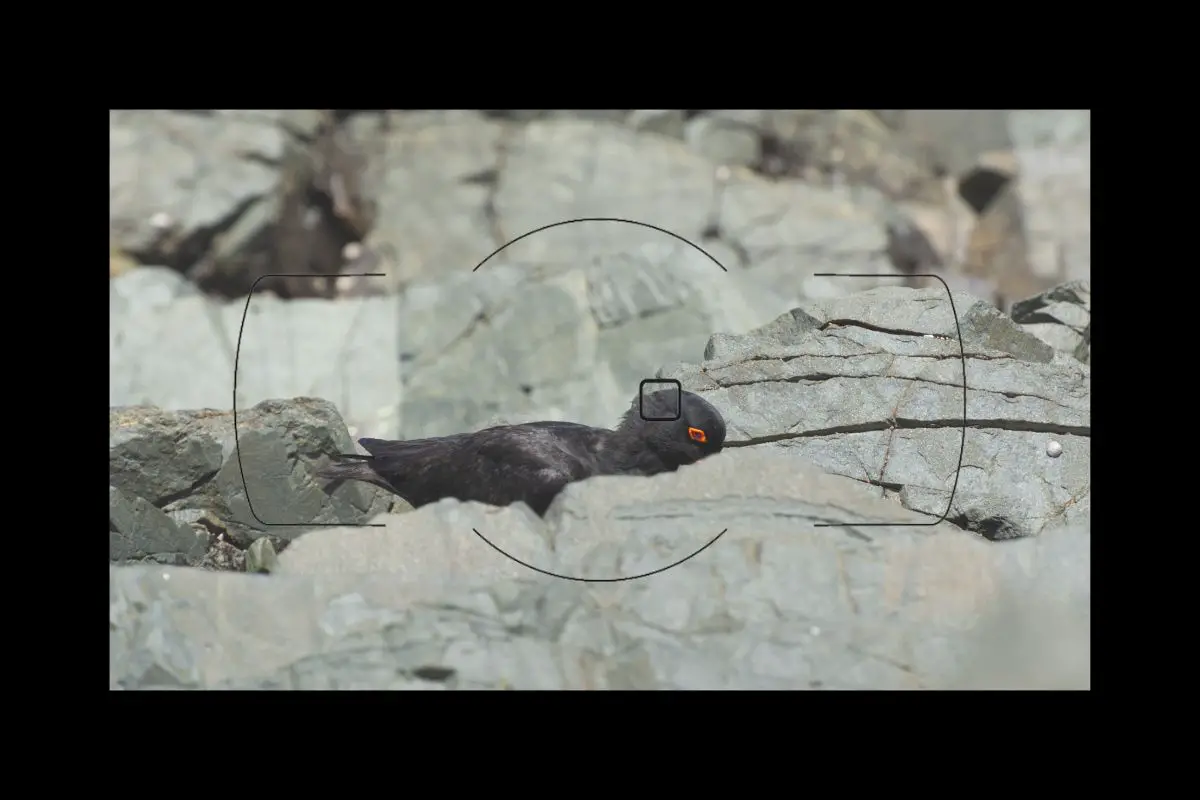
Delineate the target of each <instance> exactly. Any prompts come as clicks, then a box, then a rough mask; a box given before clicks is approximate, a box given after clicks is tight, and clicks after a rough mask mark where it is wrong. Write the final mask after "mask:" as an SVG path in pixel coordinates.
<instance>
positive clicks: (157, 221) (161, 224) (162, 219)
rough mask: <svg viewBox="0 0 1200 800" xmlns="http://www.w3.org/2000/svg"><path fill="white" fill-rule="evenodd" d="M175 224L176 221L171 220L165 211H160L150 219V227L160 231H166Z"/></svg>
mask: <svg viewBox="0 0 1200 800" xmlns="http://www.w3.org/2000/svg"><path fill="white" fill-rule="evenodd" d="M174 222H175V221H174V220H173V219H171V215H170V214H168V213H167V212H165V211H159V212H158V213H157V214H155V215H154V216H152V217H150V227H151V228H155V229H157V230H160V231H165V230H166V229H167V228H169V227H171V225H173V224H174Z"/></svg>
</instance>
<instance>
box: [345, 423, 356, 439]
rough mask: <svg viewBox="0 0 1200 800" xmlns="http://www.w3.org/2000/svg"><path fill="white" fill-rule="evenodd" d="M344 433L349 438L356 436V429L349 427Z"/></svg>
mask: <svg viewBox="0 0 1200 800" xmlns="http://www.w3.org/2000/svg"><path fill="white" fill-rule="evenodd" d="M346 432H347V433H349V434H350V436H351V437H354V436H358V428H357V427H356V426H354V425H351V426H350V427H349V428H347V429H346Z"/></svg>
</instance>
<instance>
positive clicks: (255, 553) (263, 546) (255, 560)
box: [246, 536, 279, 572]
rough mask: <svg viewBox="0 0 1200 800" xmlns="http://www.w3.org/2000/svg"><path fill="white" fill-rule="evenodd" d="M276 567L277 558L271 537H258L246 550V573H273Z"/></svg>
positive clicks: (277, 563) (277, 564)
mask: <svg viewBox="0 0 1200 800" xmlns="http://www.w3.org/2000/svg"><path fill="white" fill-rule="evenodd" d="M278 566H279V556H278V554H277V553H276V552H275V545H274V544H272V543H271V537H269V536H262V537H259V538H258V539H255V540H254V541H253V542H251V543H250V547H248V548H246V572H273V571H274V570H275V568H276V567H278Z"/></svg>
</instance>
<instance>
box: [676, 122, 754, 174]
mask: <svg viewBox="0 0 1200 800" xmlns="http://www.w3.org/2000/svg"><path fill="white" fill-rule="evenodd" d="M683 138H684V141H686V142H687V144H688V146H689V147H691V148H692V150H694V151H695V152H696V153H698V154H699V155H701V156H703V157H704V158H706V159H708V160H709V161H712V162H714V163H716V164H739V165H742V166H752V165H754V164H757V163H758V161H759V160H760V159H761V158H762V144H761V141H760V138H759V133H758V131H757V130H755V129H754V128H753V127H750V126H748V125H746V124H744V123H739V122H737V121H735V120H731V119H727V118H723V117H719V116H700V117H694V118H692V119H690V120H688V122H687V123H686V124H685V126H684V131H683Z"/></svg>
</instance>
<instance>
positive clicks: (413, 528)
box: [276, 500, 554, 602]
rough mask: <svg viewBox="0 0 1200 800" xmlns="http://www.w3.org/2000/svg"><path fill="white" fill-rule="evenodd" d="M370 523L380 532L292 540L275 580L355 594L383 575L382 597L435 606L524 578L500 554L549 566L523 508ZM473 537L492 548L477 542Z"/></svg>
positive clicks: (546, 550)
mask: <svg viewBox="0 0 1200 800" xmlns="http://www.w3.org/2000/svg"><path fill="white" fill-rule="evenodd" d="M372 522H375V523H382V524H384V525H385V526H386V527H381V528H358V529H355V528H325V529H322V530H314V531H312V532H310V533H306V534H305V535H303V536H301V537H300V538H298V539H297V540H296V541H295V542H293V543H292V544H291V546H289V547H288V549H287V550H286V551H284V553H283V554H282V555H281V556H280V559H279V566H278V569H277V570H276V571H277V573H279V574H283V575H319V576H323V577H325V578H327V579H328V584H327V585H329V586H331V587H332V586H333V585H334V584H335V583H337V582H338V581H341V582H342V585H344V586H345V587H346V591H363V588H362V587H363V580H364V578H367V577H369V576H371V575H373V574H376V575H377V574H387V575H389V576H390V580H391V582H392V584H393V586H392V588H389V589H388V594H387V596H388V597H389V598H392V599H395V600H399V599H404V600H405V601H406V602H414V601H417V600H429V601H432V600H437V599H438V598H440V597H442V596H443V595H444V594H445V593H446V592H447V591H449V590H454V589H462V588H469V587H473V586H488V585H492V584H495V583H497V582H499V581H503V580H507V579H514V578H522V577H529V575H530V574H531V573H530V571H529V570H528V569H527V568H526V567H523V566H521V565H520V564H518V563H516V562H515V561H512V560H510V559H507V558H504V557H502V556H500V557H498V555H499V554H498V553H497V552H496V551H495V550H494V549H493V547H492V545H495V546H497V547H500V548H501V549H503V550H504V551H505V552H506V553H508V554H510V555H511V556H513V557H514V558H518V559H520V560H521V561H524V562H525V563H526V564H533V565H535V566H542V567H548V566H551V565H553V564H554V561H553V553H552V550H551V547H550V541H549V535H548V533H547V532H546V531H545V526H544V525H543V523H542V521H541V520H540V519H538V517H537V515H535V514H534V513H533V512H532V511H530V510H529V508H528V507H527V506H525V505H524V504H523V503H520V504H516V505H513V506H509V507H507V508H496V507H494V506H486V505H482V504H480V503H459V502H457V501H454V500H442V501H440V502H438V503H432V504H430V505H426V506H422V507H421V508H419V509H417V510H416V511H412V512H411V513H406V514H402V515H397V514H385V515H382V516H380V517H378V518H376V519H374V520H372ZM474 531H479V532H480V533H481V534H483V535H484V536H485V537H486V538H487V540H488V541H490V542H491V543H492V544H491V545H489V544H488V543H487V542H485V541H484V540H483V539H481V538H479V536H478V535H476V534H475V533H474Z"/></svg>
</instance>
